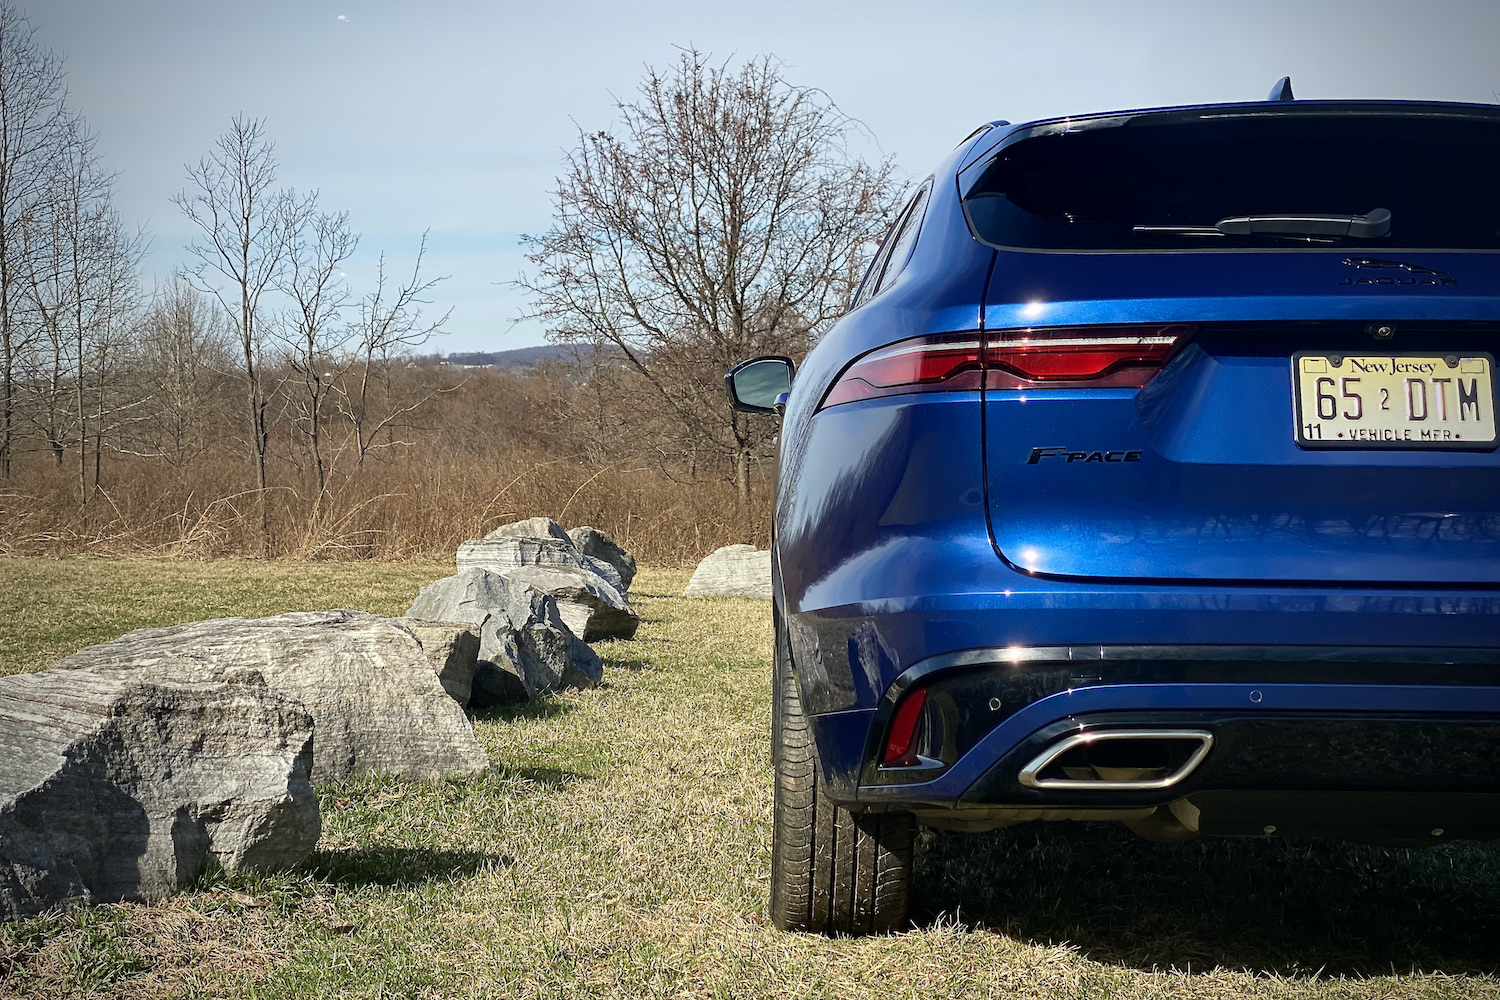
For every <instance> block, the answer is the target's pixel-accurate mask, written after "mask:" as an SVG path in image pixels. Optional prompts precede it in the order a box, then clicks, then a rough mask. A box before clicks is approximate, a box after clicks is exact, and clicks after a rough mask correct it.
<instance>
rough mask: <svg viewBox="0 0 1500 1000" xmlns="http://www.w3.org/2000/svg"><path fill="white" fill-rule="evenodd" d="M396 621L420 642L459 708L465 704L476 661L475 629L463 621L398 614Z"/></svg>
mask: <svg viewBox="0 0 1500 1000" xmlns="http://www.w3.org/2000/svg"><path fill="white" fill-rule="evenodd" d="M397 624H399V625H400V626H401V627H402V628H404V629H406V630H407V631H408V632H410V633H411V634H412V635H413V636H414V637H415V638H416V640H417V642H418V644H420V645H421V647H422V652H423V653H426V654H427V662H429V663H431V664H432V672H433V673H435V674H437V679H438V683H439V684H441V685H443V690H444V691H447V692H448V695H449V697H451V698H452V699H453V700H454V701H456V702H458V704H459V707H460V708H464V707H467V706H468V704H469V693H470V689H471V688H472V687H473V684H474V667H475V665H476V664H477V663H478V661H479V632H478V630H477V629H475V628H474V626H473V625H470V624H466V623H463V622H430V621H424V620H422V619H420V618H401V619H398V620H397Z"/></svg>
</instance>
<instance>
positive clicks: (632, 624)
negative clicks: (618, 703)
mask: <svg viewBox="0 0 1500 1000" xmlns="http://www.w3.org/2000/svg"><path fill="white" fill-rule="evenodd" d="M505 575H506V576H508V577H510V578H511V579H512V580H517V581H519V582H521V583H524V584H526V586H528V587H531V588H533V589H534V590H540V591H541V592H542V593H544V594H548V595H550V596H551V597H552V598H553V599H554V600H556V601H557V610H558V612H559V613H560V614H561V615H562V620H563V621H564V622H566V623H567V626H568V628H569V629H570V630H572V632H573V634H574V635H577V636H582V637H583V641H584V642H595V641H597V640H599V639H630V638H633V637H634V636H635V633H636V629H638V628H640V626H641V619H640V616H638V615H637V614H636V613H635V609H634V608H632V607H631V606H630V603H629V602H628V601H627V600H626V599H625V595H624V594H622V593H620V591H618V590H616V589H615V588H614V587H612V586H611V585H610V584H609V582H608V581H607V580H605V579H603V578H602V577H601V576H599V574H597V573H593V572H590V571H588V570H585V569H578V568H576V567H572V566H520V567H517V568H515V569H508V570H506V571H505Z"/></svg>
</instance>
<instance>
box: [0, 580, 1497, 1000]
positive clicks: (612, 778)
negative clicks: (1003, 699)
mask: <svg viewBox="0 0 1500 1000" xmlns="http://www.w3.org/2000/svg"><path fill="white" fill-rule="evenodd" d="M21 565H24V566H28V567H29V566H32V565H34V564H29V563H25V564H21ZM64 565H66V564H64ZM82 565H89V563H82ZM104 565H106V566H111V567H114V569H113V570H112V571H113V572H116V573H119V574H123V575H124V576H130V575H131V574H134V576H133V577H132V578H133V579H136V580H143V579H145V578H147V577H150V576H157V577H160V578H161V579H162V580H163V581H169V580H172V579H173V578H174V577H175V575H176V574H179V573H184V572H187V571H189V570H191V571H193V572H200V573H203V574H209V575H211V574H212V573H213V571H214V570H215V569H216V568H217V569H218V570H219V573H220V585H221V587H222V588H223V589H222V590H220V589H216V587H215V586H214V585H213V584H212V582H211V579H210V578H209V577H208V576H203V577H194V578H193V582H192V583H191V584H187V583H184V584H183V585H182V586H183V587H185V588H189V589H190V588H194V587H195V588H197V589H198V590H199V591H200V594H201V598H200V599H201V600H203V601H205V602H212V603H213V606H214V607H215V608H216V609H218V608H219V606H220V605H222V604H225V603H233V601H234V600H237V599H240V598H236V597H230V596H227V595H230V594H234V593H242V592H243V588H244V586H245V585H244V584H243V583H242V582H241V581H240V579H239V577H240V576H241V572H242V569H243V566H244V564H230V565H227V566H221V565H220V564H209V565H207V566H203V567H192V566H186V565H183V564H178V563H172V564H150V565H146V566H141V565H139V564H110V563H107V564H104ZM338 569H340V570H348V571H349V573H350V574H351V575H350V576H349V577H347V578H339V579H335V578H329V579H327V580H325V581H324V582H323V583H322V584H319V585H318V586H309V587H308V588H307V589H305V590H304V591H302V593H303V595H304V597H305V599H306V600H308V601H316V599H317V598H318V597H319V596H321V594H323V593H325V592H327V591H329V590H337V591H338V592H340V593H342V594H345V595H351V594H354V593H356V591H357V590H358V588H359V587H360V586H361V585H363V586H367V587H368V588H369V593H371V594H372V595H378V594H382V593H385V594H389V593H390V589H391V587H392V584H391V581H390V580H389V579H385V578H380V579H377V578H378V577H380V576H381V574H383V573H389V572H391V571H392V570H393V569H398V570H401V571H403V572H405V568H404V567H376V566H369V565H363V566H359V565H355V566H347V567H338ZM0 571H3V573H4V574H5V575H4V576H3V577H0V583H3V584H5V585H8V584H9V582H10V581H11V580H13V579H15V576H16V573H17V570H16V568H15V566H14V565H7V564H4V563H0ZM28 572H31V573H38V572H41V571H38V570H35V569H28ZM360 573H363V574H365V576H364V577H363V578H361V577H359V576H358V574H360ZM421 576H422V573H421V572H419V571H412V572H410V573H409V575H408V576H407V577H406V579H408V580H409V581H410V586H411V591H412V592H414V590H415V585H416V583H417V582H419V578H420V577H421ZM47 578H48V577H46V575H45V573H44V574H43V575H42V576H32V577H30V578H29V579H32V580H45V579H47ZM52 579H57V578H56V577H53V578H52ZM120 579H122V576H113V577H110V576H106V577H104V578H102V579H101V585H104V586H108V585H109V584H110V583H111V582H112V581H118V580H120ZM361 579H363V581H364V582H363V584H361V582H360V581H361ZM685 581H686V573H684V572H682V571H669V570H660V569H647V570H645V571H643V572H642V574H641V576H640V577H639V579H638V581H637V584H636V587H635V595H634V598H635V600H636V602H637V604H638V606H639V609H640V610H641V611H642V613H643V615H644V617H645V622H644V625H643V627H642V629H641V632H640V634H639V637H638V638H637V639H636V640H635V641H632V642H616V643H602V644H600V651H601V652H602V653H603V654H604V655H605V657H606V660H607V663H608V674H607V684H606V686H605V687H603V688H601V689H599V690H596V691H589V692H582V693H575V694H569V695H566V696H561V697H557V698H554V699H551V700H549V701H546V702H544V703H541V704H539V705H533V706H528V707H525V708H521V709H516V710H512V711H508V712H495V713H490V714H486V715H483V716H481V717H480V718H479V719H477V720H476V728H477V731H478V733H479V736H480V738H481V740H482V741H483V743H484V745H485V746H486V748H487V749H488V750H489V752H490V754H491V759H492V761H493V762H494V767H493V769H492V771H491V772H490V773H489V774H488V775H486V776H484V777H482V778H478V779H472V780H462V781H432V782H409V781H397V780H390V779H378V778H369V779H364V780H358V781H351V782H347V783H343V784H339V785H334V786H330V787H327V788H325V789H323V790H322V795H323V803H324V816H325V827H324V839H323V841H322V843H321V844H320V845H319V850H318V852H317V853H316V854H315V855H314V856H313V857H312V858H311V859H309V861H308V862H307V863H306V864H305V865H304V866H302V868H300V869H299V870H297V871H295V872H292V873H288V874H284V875H279V876H275V877H269V878H261V879H255V878H236V879H227V880H226V879H220V880H215V881H212V882H209V883H207V884H205V885H203V886H202V887H200V888H198V889H195V890H194V891H192V892H188V893H185V894H183V895H180V896H178V897H177V898H175V899H173V900H170V901H167V902H163V903H160V904H155V905H151V906H139V905H137V906H106V907H99V908H96V909H93V910H84V911H78V912H76V913H74V914H72V915H67V916H52V917H48V918H44V919H40V920H34V921H28V922H25V923H22V924H12V925H9V926H4V927H0V994H8V995H26V996H32V995H35V996H65V995H81V994H85V993H89V994H92V995H95V996H122V997H124V996H131V997H134V996H142V997H144V996H149V997H152V998H153V1000H156V998H160V997H166V996H230V997H248V996H255V997H261V998H278V997H303V996H323V995H340V996H356V997H396V996H401V997H406V996H455V997H481V996H484V997H491V996H494V997H500V996H515V997H522V998H528V997H589V996H601V997H604V996H610V997H613V996H646V997H705V998H706V997H716V996H735V997H863V996H870V997H877V996H878V997H891V996H897V997H921V998H924V1000H926V998H932V997H944V996H997V997H999V996H1005V997H1011V996H1015V997H1048V998H1053V997H1132V998H1134V997H1200V998H1224V997H1240V996H1256V997H1276V998H1291V997H1298V998H1301V997H1306V998H1320V1000H1321V998H1329V1000H1331V998H1370V1000H1376V998H1381V1000H1385V998H1407V997H1430V998H1460V997H1461V998H1484V997H1489V998H1500V980H1497V978H1496V977H1495V971H1494V970H1495V969H1496V967H1497V965H1500V946H1497V944H1496V942H1497V940H1500V937H1497V934H1500V859H1497V857H1496V853H1495V851H1494V850H1493V849H1492V848H1491V847H1489V846H1487V845H1447V846H1444V847H1441V848H1436V849H1433V850H1431V851H1425V852H1417V851H1399V850H1386V849H1378V848H1372V847H1351V846H1341V845H1329V844H1319V843H1282V842H1278V841H1255V842H1240V841H1214V842H1206V843H1201V844H1193V845H1185V846H1163V845H1154V844H1147V843H1144V842H1141V841H1138V840H1135V839H1133V838H1132V837H1131V836H1130V835H1129V834H1126V833H1124V832H1123V831H1117V830H1116V829H1114V828H1112V827H1097V828H1096V827H1085V826H1078V825H1073V824H1052V825H1039V826H1030V827H1020V828H1017V829H1014V830H1011V831H1002V832H1000V833H997V834H993V835H988V836H984V837H961V836H957V835H953V836H950V835H927V836H925V837H924V842H923V848H924V854H923V861H922V863H921V867H920V870H919V873H918V885H917V890H918V895H919V897H920V898H921V899H922V900H924V903H923V906H922V908H921V909H920V910H919V912H917V913H916V914H915V915H914V916H915V923H914V925H913V927H912V929H911V930H909V931H908V932H906V933H904V934H901V935H897V936H894V937H890V938H882V939H872V940H824V939H821V938H815V937H807V936H800V935H788V934H783V933H780V932H778V931H776V930H774V929H773V928H771V927H770V926H769V925H768V924H767V922H766V919H765V914H764V900H765V893H766V882H767V878H768V870H769V852H768V839H767V838H768V832H769V814H770V764H769V753H768V747H767V738H766V732H767V726H768V722H769V719H768V700H769V697H768V696H769V658H770V646H771V642H770V628H769V621H768V618H767V608H766V606H765V605H764V604H758V603H753V602H748V601H736V600H719V601H688V600H683V599H681V598H677V597H675V596H674V595H675V594H677V593H680V591H681V587H682V585H683V584H684V583H685ZM36 586H38V588H39V589H37V590H36V591H34V592H33V599H32V600H33V602H34V603H36V604H42V605H46V604H52V605H54V606H55V609H54V610H53V611H50V612H45V613H43V612H37V613H36V614H37V617H38V618H41V619H50V620H55V621H60V622H65V621H71V620H74V619H75V617H76V616H75V615H73V614H72V613H70V612H69V611H67V610H66V607H65V606H67V607H72V606H77V605H78V604H80V603H81V602H86V601H88V600H90V599H91V598H89V597H87V589H86V588H80V589H75V590H73V591H71V592H68V593H66V594H64V595H63V596H60V597H59V596H56V595H54V594H53V593H50V592H48V591H46V590H44V589H40V588H41V587H42V586H44V584H40V583H39V584H36ZM161 586H162V587H164V588H165V589H168V590H170V589H172V588H171V587H168V585H167V583H166V582H163V583H162V584H161ZM267 586H272V585H271V584H267ZM318 587H323V588H325V589H324V590H319V589H318ZM408 596H409V595H408ZM93 599H94V600H97V601H98V602H99V604H100V606H102V607H104V608H105V609H106V610H107V609H109V608H114V607H116V606H117V605H118V603H119V602H120V601H121V598H120V597H119V596H118V595H116V594H110V593H104V594H97V595H96V596H95V598H93ZM253 600H260V601H267V600H270V598H269V597H268V596H266V595H261V596H259V597H254V598H253ZM380 600H389V598H377V599H376V600H375V601H373V602H372V603H371V604H370V607H372V608H373V609H375V610H382V609H384V608H390V607H391V604H390V603H386V604H384V605H381V604H380ZM395 603H396V604H399V603H401V602H400V601H395ZM261 606H262V605H260V604H257V605H255V609H256V610H258V609H259V608H260V607H261ZM177 610H180V609H179V608H177V607H176V606H175V605H174V606H173V611H174V613H175V611H177ZM247 610H248V609H247ZM111 613H112V612H111ZM13 628H14V626H13V625H12V624H11V623H10V622H8V621H7V622H6V623H5V624H4V625H0V629H3V630H5V631H3V632H0V635H3V634H5V633H6V632H8V631H10V630H11V629H13ZM7 641H8V642H12V643H13V642H14V639H13V638H11V637H7ZM79 644H80V645H81V644H82V643H81V642H80V643H79ZM67 645H68V643H67V642H66V641H63V639H62V638H61V637H59V638H58V639H57V640H56V641H55V647H54V648H62V647H66V646H67Z"/></svg>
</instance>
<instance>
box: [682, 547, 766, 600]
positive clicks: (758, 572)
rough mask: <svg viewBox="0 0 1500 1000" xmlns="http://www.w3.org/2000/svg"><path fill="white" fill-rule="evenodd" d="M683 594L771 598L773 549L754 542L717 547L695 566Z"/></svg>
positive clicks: (689, 595)
mask: <svg viewBox="0 0 1500 1000" xmlns="http://www.w3.org/2000/svg"><path fill="white" fill-rule="evenodd" d="M682 596H683V597H753V598H755V599H756V600H759V601H769V600H770V599H771V551H770V550H769V549H757V548H756V547H755V546H753V545H726V546H724V547H723V548H721V549H715V550H714V551H713V552H711V553H710V554H709V555H708V557H707V558H706V559H704V560H703V561H702V562H700V563H699V564H698V568H697V569H695V570H693V578H692V579H691V580H689V581H688V585H687V588H686V589H685V590H683V592H682Z"/></svg>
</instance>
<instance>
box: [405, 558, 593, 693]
mask: <svg viewBox="0 0 1500 1000" xmlns="http://www.w3.org/2000/svg"><path fill="white" fill-rule="evenodd" d="M407 615H408V616H410V617H413V618H440V619H444V620H447V621H452V622H467V623H470V624H472V625H474V626H476V627H477V629H478V632H479V659H478V664H477V666H476V669H475V672H474V683H473V693H472V695H471V700H470V704H471V705H473V706H475V707H476V708H483V707H487V706H489V705H494V704H500V703H503V702H508V701H518V700H523V699H528V698H535V697H536V696H537V695H539V694H543V693H545V692H548V691H555V690H557V689H558V688H563V687H573V688H588V687H594V686H596V685H597V684H598V683H599V681H600V680H601V679H602V678H603V674H604V668H603V663H602V662H601V661H600V659H599V656H598V654H597V653H595V652H594V651H593V650H592V649H590V648H589V647H588V645H587V644H585V643H584V642H583V641H582V640H580V639H579V638H578V637H577V635H576V634H574V633H573V632H572V630H570V629H569V628H568V627H567V625H566V623H565V622H564V621H563V618H562V616H561V614H560V612H559V608H558V604H557V601H556V600H554V599H553V598H552V597H551V595H549V594H547V593H544V592H542V591H540V590H535V589H532V588H531V587H528V586H526V585H525V584H524V583H521V582H520V581H517V580H512V579H510V578H508V577H506V576H504V575H501V574H500V573H495V572H491V571H490V570H487V569H481V568H470V569H466V570H463V571H461V572H459V573H458V574H457V575H455V576H450V577H445V578H444V579H442V580H438V581H437V582H436V583H431V584H428V585H427V586H426V587H423V588H422V592H421V593H420V594H418V595H417V599H416V601H414V602H413V603H412V606H411V609H410V610H409V611H408V612H407Z"/></svg>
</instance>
